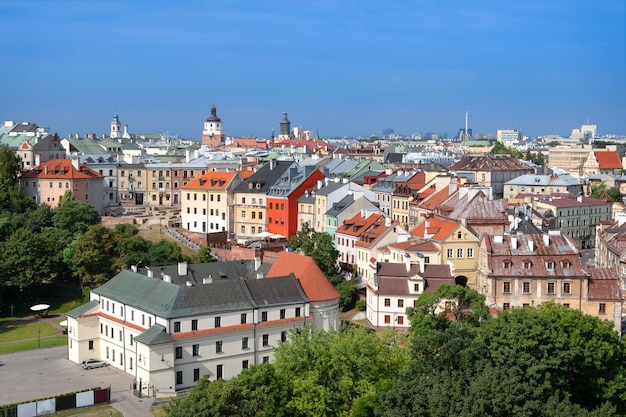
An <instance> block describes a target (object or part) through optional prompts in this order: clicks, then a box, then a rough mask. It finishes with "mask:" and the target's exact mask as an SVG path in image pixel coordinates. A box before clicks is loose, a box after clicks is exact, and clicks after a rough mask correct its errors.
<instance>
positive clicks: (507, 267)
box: [502, 261, 511, 269]
mask: <svg viewBox="0 0 626 417" xmlns="http://www.w3.org/2000/svg"><path fill="white" fill-rule="evenodd" d="M502 266H503V267H504V269H511V261H504V262H503V264H502Z"/></svg>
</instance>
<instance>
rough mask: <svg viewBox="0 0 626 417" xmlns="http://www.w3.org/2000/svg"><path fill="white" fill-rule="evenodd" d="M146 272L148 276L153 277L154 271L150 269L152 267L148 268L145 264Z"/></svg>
mask: <svg viewBox="0 0 626 417" xmlns="http://www.w3.org/2000/svg"><path fill="white" fill-rule="evenodd" d="M146 273H147V274H148V277H149V278H153V277H154V272H153V271H152V269H150V268H148V267H147V266H146Z"/></svg>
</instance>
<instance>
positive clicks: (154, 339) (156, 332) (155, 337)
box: [135, 324, 174, 345]
mask: <svg viewBox="0 0 626 417" xmlns="http://www.w3.org/2000/svg"><path fill="white" fill-rule="evenodd" d="M135 341H136V342H138V343H142V344H144V345H158V344H161V343H171V342H173V341H174V338H173V337H172V335H171V334H167V333H165V326H163V325H161V324H155V325H154V326H152V327H150V328H149V329H148V330H146V331H145V332H143V333H141V334H139V335H137V336H135Z"/></svg>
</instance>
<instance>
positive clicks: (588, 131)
mask: <svg viewBox="0 0 626 417" xmlns="http://www.w3.org/2000/svg"><path fill="white" fill-rule="evenodd" d="M597 134H598V126H596V125H590V124H589V122H588V121H587V124H586V125H582V126H581V127H580V129H576V128H574V129H572V135H571V139H572V140H577V141H580V142H583V141H584V142H589V141H590V140H593V138H595V137H596V136H597Z"/></svg>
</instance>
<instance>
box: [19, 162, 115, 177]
mask: <svg viewBox="0 0 626 417" xmlns="http://www.w3.org/2000/svg"><path fill="white" fill-rule="evenodd" d="M79 167H80V169H76V168H75V167H74V165H73V164H72V160H71V159H51V160H49V161H46V162H42V163H41V164H39V165H38V166H36V167H35V168H34V169H32V170H30V171H26V172H24V174H23V175H22V178H28V179H46V180H48V179H53V180H60V179H67V180H73V179H94V180H101V179H102V178H104V176H103V175H100V174H99V173H98V172H96V171H94V170H93V169H91V168H89V167H88V166H87V165H84V164H80V165H79Z"/></svg>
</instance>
